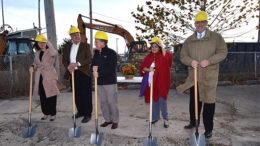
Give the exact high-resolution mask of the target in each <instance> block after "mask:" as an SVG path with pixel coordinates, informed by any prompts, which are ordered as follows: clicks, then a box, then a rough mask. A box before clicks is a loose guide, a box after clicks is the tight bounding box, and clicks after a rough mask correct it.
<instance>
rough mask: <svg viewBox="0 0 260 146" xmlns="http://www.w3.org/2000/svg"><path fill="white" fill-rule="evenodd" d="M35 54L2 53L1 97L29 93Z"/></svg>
mask: <svg viewBox="0 0 260 146" xmlns="http://www.w3.org/2000/svg"><path fill="white" fill-rule="evenodd" d="M33 59H34V55H33V54H31V55H15V56H7V55H0V80H1V82H0V97H2V98H10V97H14V96H21V95H28V94H29V79H30V75H29V67H30V65H31V64H32V62H33Z"/></svg>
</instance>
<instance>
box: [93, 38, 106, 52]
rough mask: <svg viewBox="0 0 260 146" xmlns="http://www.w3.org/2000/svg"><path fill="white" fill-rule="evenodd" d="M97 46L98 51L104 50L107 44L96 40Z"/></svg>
mask: <svg viewBox="0 0 260 146" xmlns="http://www.w3.org/2000/svg"><path fill="white" fill-rule="evenodd" d="M95 46H96V49H97V50H99V51H100V50H102V48H104V47H105V43H104V42H103V41H101V40H98V39H95Z"/></svg>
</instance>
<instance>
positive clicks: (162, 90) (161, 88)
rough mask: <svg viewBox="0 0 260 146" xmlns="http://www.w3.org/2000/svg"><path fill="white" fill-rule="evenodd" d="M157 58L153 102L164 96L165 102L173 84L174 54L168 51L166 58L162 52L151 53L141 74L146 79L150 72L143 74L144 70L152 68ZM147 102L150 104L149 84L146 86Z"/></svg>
mask: <svg viewBox="0 0 260 146" xmlns="http://www.w3.org/2000/svg"><path fill="white" fill-rule="evenodd" d="M154 58H155V67H156V69H155V72H154V75H153V100H154V101H155V102H157V101H158V99H159V97H160V96H162V97H163V98H164V99H165V100H166V99H167V97H168V93H169V90H170V84H171V66H172V54H171V53H170V52H168V51H166V53H165V56H163V54H162V52H160V51H159V52H158V53H156V54H153V53H150V54H148V55H147V56H146V57H145V59H144V60H143V62H142V64H141V67H140V74H141V75H142V76H143V78H144V77H145V75H146V74H147V73H148V72H143V68H144V67H147V68H150V66H151V64H152V63H153V61H154ZM144 96H145V102H146V103H149V102H150V87H149V83H148V84H147V85H146V89H145V92H144Z"/></svg>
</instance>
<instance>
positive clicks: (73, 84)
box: [71, 71, 76, 115]
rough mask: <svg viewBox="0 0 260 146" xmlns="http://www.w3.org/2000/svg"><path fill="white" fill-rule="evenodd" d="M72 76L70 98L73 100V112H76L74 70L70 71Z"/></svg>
mask: <svg viewBox="0 0 260 146" xmlns="http://www.w3.org/2000/svg"><path fill="white" fill-rule="evenodd" d="M71 77H72V98H73V99H72V100H73V114H74V115H75V114H76V108H75V79H74V71H73V72H72V73H71Z"/></svg>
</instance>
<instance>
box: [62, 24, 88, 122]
mask: <svg viewBox="0 0 260 146" xmlns="http://www.w3.org/2000/svg"><path fill="white" fill-rule="evenodd" d="M70 36H71V39H72V42H73V43H72V44H69V45H67V46H65V48H64V51H63V56H62V63H63V65H64V66H65V68H66V69H67V70H66V72H65V76H64V77H65V78H66V79H68V78H69V76H70V74H71V72H73V71H74V75H75V77H74V78H75V102H76V107H77V110H78V113H77V114H76V115H75V117H76V118H79V117H84V118H83V119H82V121H81V122H82V123H87V122H88V121H89V120H90V119H91V113H92V109H93V108H92V79H91V72H90V66H91V62H92V53H91V51H90V47H89V45H88V44H87V43H82V42H80V41H81V38H80V32H79V29H78V28H76V27H74V26H72V27H71V28H70Z"/></svg>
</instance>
